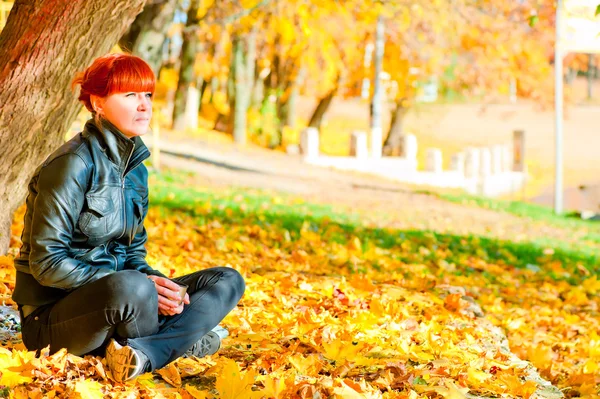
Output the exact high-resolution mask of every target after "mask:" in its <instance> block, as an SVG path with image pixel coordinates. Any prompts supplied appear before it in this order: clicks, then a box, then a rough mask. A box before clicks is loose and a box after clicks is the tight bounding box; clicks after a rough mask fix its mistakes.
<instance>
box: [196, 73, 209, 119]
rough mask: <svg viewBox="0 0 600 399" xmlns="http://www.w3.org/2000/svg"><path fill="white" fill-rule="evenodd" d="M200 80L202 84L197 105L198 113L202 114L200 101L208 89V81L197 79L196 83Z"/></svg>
mask: <svg viewBox="0 0 600 399" xmlns="http://www.w3.org/2000/svg"><path fill="white" fill-rule="evenodd" d="M200 80H202V84H201V85H200V103H199V104H198V113H200V112H202V99H203V98H204V93H206V89H207V88H208V80H206V79H204V78H202V79H200V78H199V79H198V81H200Z"/></svg>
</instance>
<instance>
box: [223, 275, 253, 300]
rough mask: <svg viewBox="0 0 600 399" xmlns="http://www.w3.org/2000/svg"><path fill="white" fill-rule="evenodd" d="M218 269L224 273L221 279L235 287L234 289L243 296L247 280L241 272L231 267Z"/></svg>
mask: <svg viewBox="0 0 600 399" xmlns="http://www.w3.org/2000/svg"><path fill="white" fill-rule="evenodd" d="M218 269H219V272H221V273H222V276H221V281H223V282H224V283H225V284H226V285H228V286H230V287H233V288H234V291H235V292H236V293H237V294H238V295H239V298H241V297H242V295H243V294H244V291H245V290H246V282H245V281H244V277H242V275H241V274H240V272H238V271H237V270H235V269H232V268H231V267H219V268H218ZM239 298H238V299H239Z"/></svg>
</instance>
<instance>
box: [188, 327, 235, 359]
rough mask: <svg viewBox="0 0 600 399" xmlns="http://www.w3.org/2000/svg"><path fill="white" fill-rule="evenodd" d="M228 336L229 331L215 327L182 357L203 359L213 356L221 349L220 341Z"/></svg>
mask: <svg viewBox="0 0 600 399" xmlns="http://www.w3.org/2000/svg"><path fill="white" fill-rule="evenodd" d="M228 335H229V331H227V330H226V329H225V328H223V327H221V326H216V327H215V328H213V329H212V330H210V331H209V332H207V333H206V334H205V335H204V336H203V337H202V338H200V339H199V340H198V341H196V343H195V344H194V345H192V347H191V348H190V349H188V350H187V351H186V352H185V354H184V355H183V357H190V356H196V357H204V356H209V355H214V354H215V353H216V352H217V351H218V350H219V348H220V347H221V341H222V340H223V339H225V338H227V336H228Z"/></svg>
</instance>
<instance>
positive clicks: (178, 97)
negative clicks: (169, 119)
mask: <svg viewBox="0 0 600 399" xmlns="http://www.w3.org/2000/svg"><path fill="white" fill-rule="evenodd" d="M197 23H198V2H197V1H191V2H190V8H189V9H188V13H187V22H186V26H191V25H196V24H197ZM197 42H198V35H197V33H196V31H195V30H194V29H189V30H185V29H184V32H183V43H182V45H181V65H180V66H179V80H178V81H177V91H176V92H175V104H174V107H173V124H172V128H173V129H174V130H183V129H185V128H186V122H185V104H186V100H187V95H188V87H189V86H190V84H192V82H194V81H195V80H196V79H195V76H194V75H195V74H194V63H195V61H196V45H197Z"/></svg>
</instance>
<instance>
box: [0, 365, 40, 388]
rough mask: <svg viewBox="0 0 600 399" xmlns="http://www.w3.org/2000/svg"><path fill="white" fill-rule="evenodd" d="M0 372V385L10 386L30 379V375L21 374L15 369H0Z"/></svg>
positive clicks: (24, 382) (27, 381)
mask: <svg viewBox="0 0 600 399" xmlns="http://www.w3.org/2000/svg"><path fill="white" fill-rule="evenodd" d="M0 373H2V376H0V386H2V385H4V386H7V387H9V388H12V387H15V386H17V385H21V384H26V383H29V382H31V381H32V379H31V377H25V376H23V375H21V373H18V372H15V371H10V370H6V369H4V370H0Z"/></svg>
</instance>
